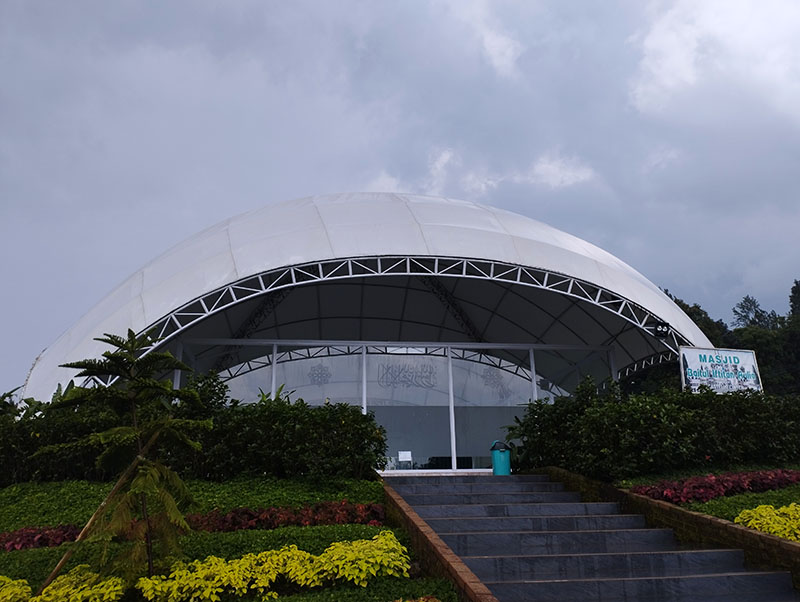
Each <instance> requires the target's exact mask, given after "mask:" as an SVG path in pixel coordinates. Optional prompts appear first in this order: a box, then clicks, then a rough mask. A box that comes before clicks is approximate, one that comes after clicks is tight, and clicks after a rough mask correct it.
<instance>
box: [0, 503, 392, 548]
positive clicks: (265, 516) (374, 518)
mask: <svg viewBox="0 0 800 602" xmlns="http://www.w3.org/2000/svg"><path fill="white" fill-rule="evenodd" d="M383 519H384V512H383V505H382V504H351V503H350V502H348V501H347V500H342V501H341V502H320V503H318V504H314V505H313V506H305V507H303V508H298V509H294V508H266V509H264V508H261V509H259V510H252V509H250V508H234V509H233V510H231V511H229V512H225V513H222V512H220V511H219V510H212V511H211V512H207V513H206V514H189V515H187V516H186V522H187V523H189V526H190V527H191V528H192V529H194V530H195V531H240V530H244V529H276V528H277V527H287V526H290V525H297V526H310V525H344V524H362V525H372V526H376V527H379V526H381V525H382V524H383ZM79 532H80V528H79V527H76V526H75V525H59V526H57V527H23V528H22V529H17V530H16V531H10V532H8V533H0V547H2V549H4V550H5V551H7V552H10V551H11V550H27V549H28V548H49V547H54V546H60V545H61V544H62V543H65V542H68V541H75V538H76V537H78V533H79Z"/></svg>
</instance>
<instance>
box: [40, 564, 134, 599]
mask: <svg viewBox="0 0 800 602" xmlns="http://www.w3.org/2000/svg"><path fill="white" fill-rule="evenodd" d="M125 589H126V588H125V582H124V581H123V580H122V579H120V578H119V577H107V578H105V579H103V578H101V577H100V575H98V574H97V573H95V572H92V571H91V570H90V569H89V567H88V566H87V565H85V564H81V565H79V566H76V567H75V568H74V569H72V570H71V571H70V572H69V573H67V574H65V575H60V576H58V577H56V578H55V579H54V580H53V582H52V583H51V584H50V585H48V586H47V587H46V588H45V589H44V591H43V592H42V594H41V595H40V596H34V597H33V598H31V602H63V601H64V600H69V602H116V600H119V599H121V598H122V596H123V595H124V594H125Z"/></svg>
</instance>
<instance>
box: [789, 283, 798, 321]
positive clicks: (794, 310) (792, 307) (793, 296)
mask: <svg viewBox="0 0 800 602" xmlns="http://www.w3.org/2000/svg"><path fill="white" fill-rule="evenodd" d="M789 315H790V316H800V280H795V281H794V284H793V285H792V290H791V292H790V293H789Z"/></svg>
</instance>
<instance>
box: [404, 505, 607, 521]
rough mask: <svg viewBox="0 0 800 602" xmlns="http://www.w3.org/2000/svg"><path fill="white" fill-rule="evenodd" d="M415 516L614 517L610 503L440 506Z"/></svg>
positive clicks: (420, 510) (418, 509) (419, 510)
mask: <svg viewBox="0 0 800 602" xmlns="http://www.w3.org/2000/svg"><path fill="white" fill-rule="evenodd" d="M414 510H415V511H416V513H417V514H419V516H420V517H421V518H423V519H425V520H426V521H428V519H434V518H457V517H480V516H495V517H497V516H574V515H577V514H583V515H595V514H616V513H618V512H619V506H618V505H617V504H616V503H614V502H559V503H553V504H550V503H547V504H545V503H539V504H443V505H438V506H437V505H434V506H417V507H415V508H414Z"/></svg>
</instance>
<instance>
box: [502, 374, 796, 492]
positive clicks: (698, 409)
mask: <svg viewBox="0 0 800 602" xmlns="http://www.w3.org/2000/svg"><path fill="white" fill-rule="evenodd" d="M799 427H800V400H798V399H797V398H794V397H774V396H770V395H765V394H763V393H756V392H751V391H746V392H736V393H728V394H723V395H717V394H715V393H713V392H712V391H708V390H706V391H704V392H701V393H697V394H692V393H688V392H681V391H667V390H665V391H662V392H661V393H659V394H656V395H629V396H624V395H622V394H621V392H620V390H619V388H618V387H617V386H616V385H612V386H611V387H610V388H609V390H608V391H607V392H604V393H602V394H601V393H599V392H598V391H597V388H596V387H595V386H594V384H592V383H591V382H585V383H583V384H581V386H579V387H578V389H577V390H576V392H575V394H574V395H573V396H572V397H568V398H558V399H556V400H555V401H554V402H553V403H552V404H550V403H546V402H544V401H535V402H532V403H530V404H528V406H527V408H526V411H525V414H524V416H523V417H522V418H521V419H517V424H515V425H514V426H512V427H509V438H511V439H518V440H520V441H521V445H519V446H518V447H517V448H516V450H515V454H514V456H513V457H512V459H513V461H514V464H515V467H516V468H517V469H532V468H537V467H540V466H547V465H552V466H561V467H564V468H569V469H570V470H572V471H575V472H579V473H581V474H585V475H587V476H590V477H593V478H598V479H603V480H615V479H622V478H629V477H635V476H638V475H644V474H656V473H665V472H669V471H676V470H682V469H687V468H702V467H704V466H709V465H717V466H724V465H734V464H745V463H750V464H762V463H763V464H771V465H773V466H780V465H783V464H789V463H792V462H796V461H797V459H798V458H800V428H799Z"/></svg>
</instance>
